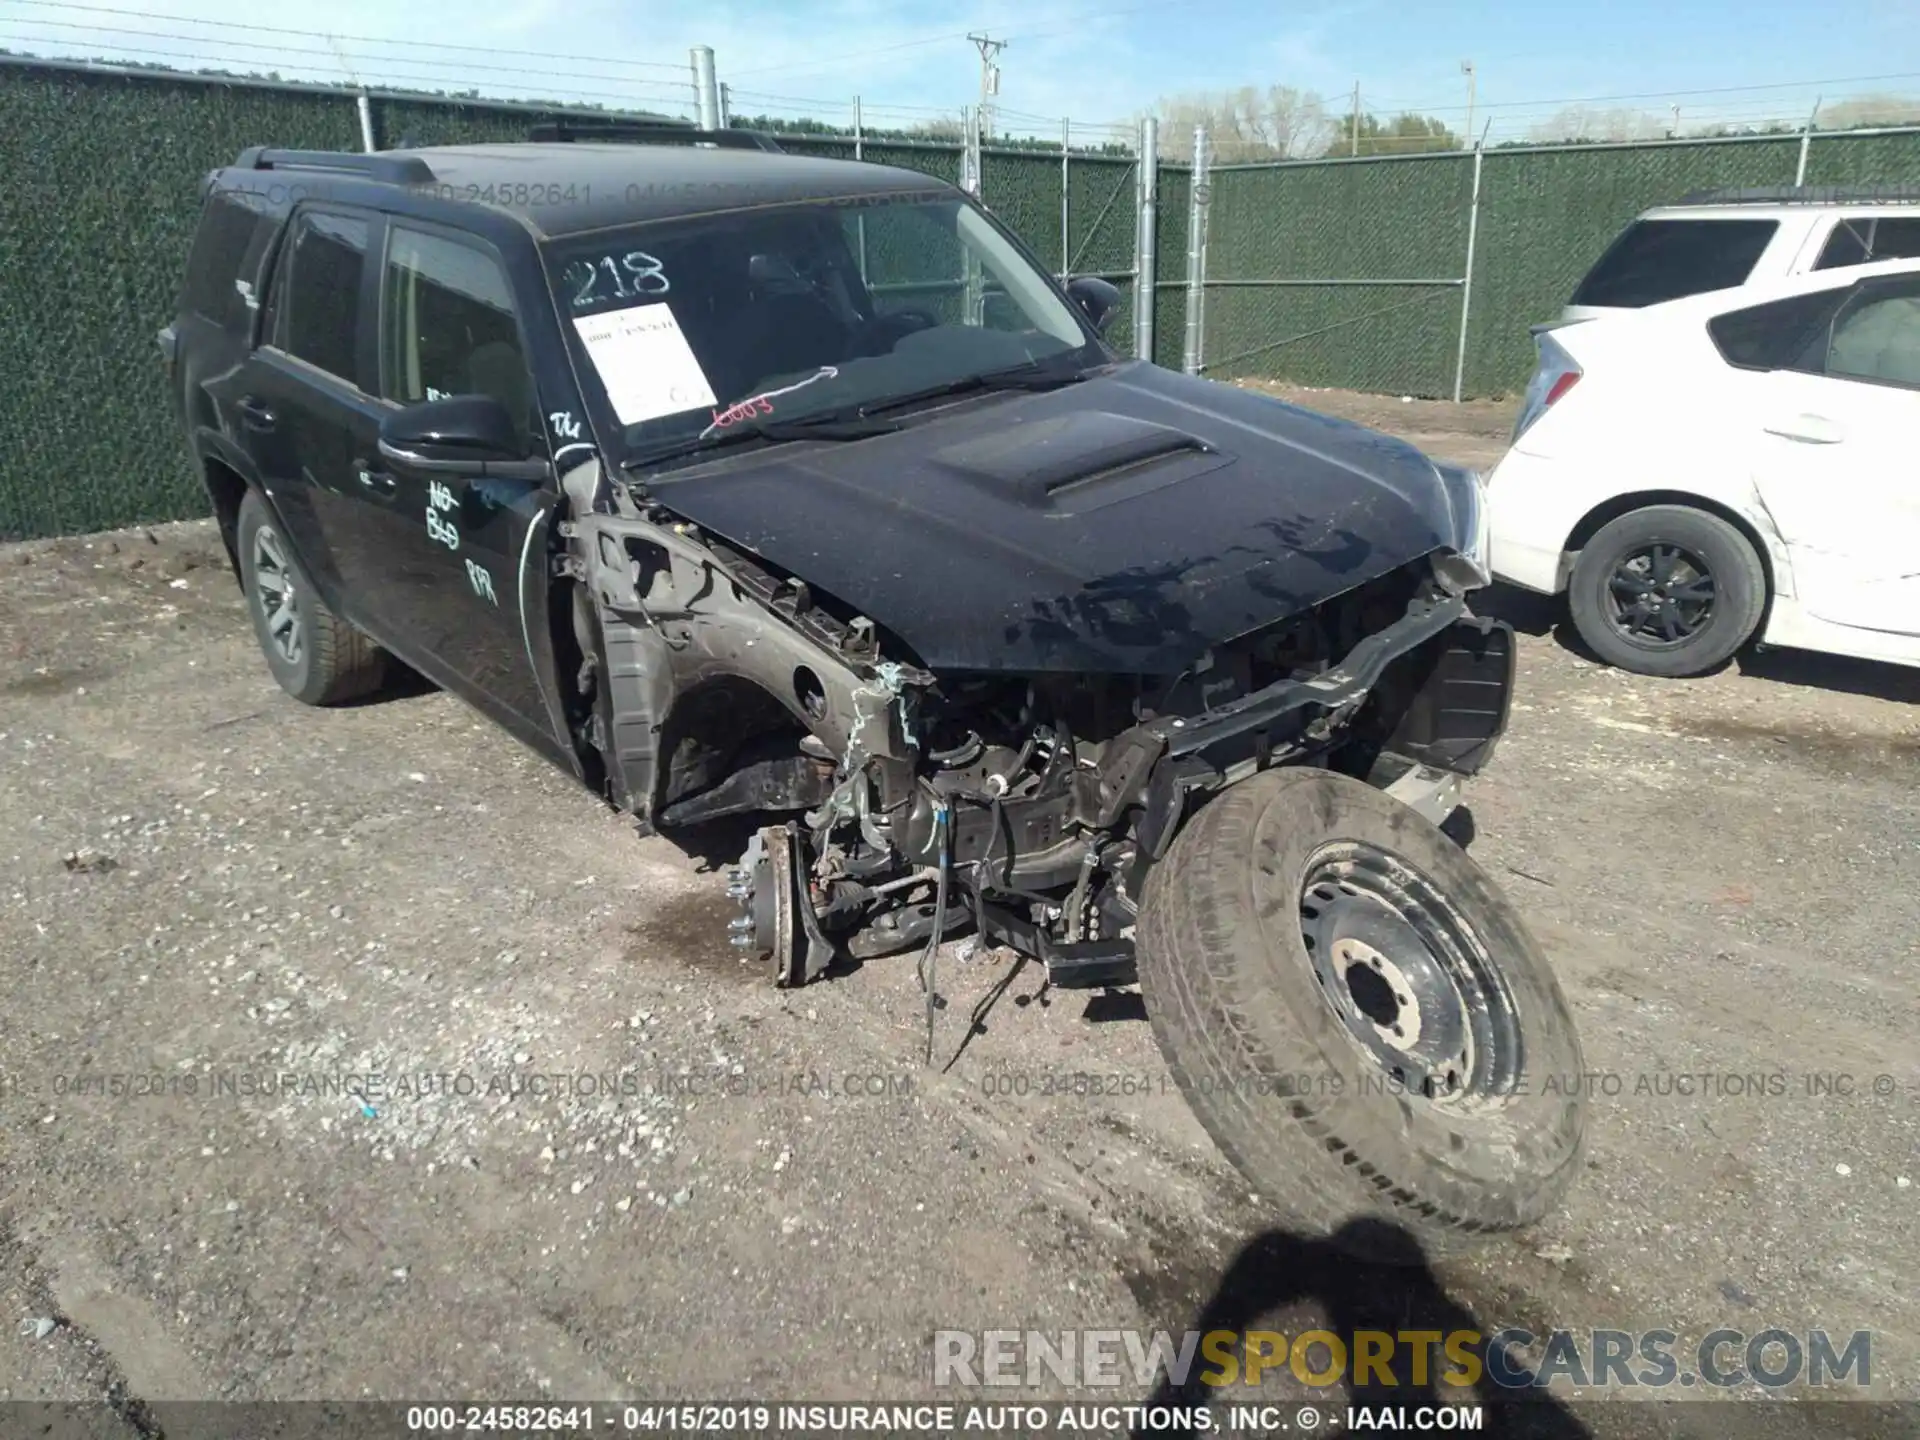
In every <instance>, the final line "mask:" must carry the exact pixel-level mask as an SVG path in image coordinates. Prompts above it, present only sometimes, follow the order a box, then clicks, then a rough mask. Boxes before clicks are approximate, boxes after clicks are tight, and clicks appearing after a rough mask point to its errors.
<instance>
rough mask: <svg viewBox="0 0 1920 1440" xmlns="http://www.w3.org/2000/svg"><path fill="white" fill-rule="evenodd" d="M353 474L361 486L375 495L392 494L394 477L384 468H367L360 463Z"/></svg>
mask: <svg viewBox="0 0 1920 1440" xmlns="http://www.w3.org/2000/svg"><path fill="white" fill-rule="evenodd" d="M354 476H355V478H356V479H358V480H359V482H360V484H361V486H362V488H364V489H366V490H370V491H372V492H373V493H374V494H375V495H391V494H393V489H394V483H395V482H394V478H393V476H391V475H389V474H388V473H387V472H386V471H384V470H369V469H368V468H367V467H366V466H364V465H362V466H361V467H360V468H359V469H358V470H356V471H354Z"/></svg>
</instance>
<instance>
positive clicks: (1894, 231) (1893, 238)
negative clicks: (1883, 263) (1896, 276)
mask: <svg viewBox="0 0 1920 1440" xmlns="http://www.w3.org/2000/svg"><path fill="white" fill-rule="evenodd" d="M1917 257H1920V220H1908V219H1899V220H1876V221H1875V222H1874V226H1873V258H1874V259H1875V260H1912V259H1915V258H1917Z"/></svg>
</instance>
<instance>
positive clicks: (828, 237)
mask: <svg viewBox="0 0 1920 1440" xmlns="http://www.w3.org/2000/svg"><path fill="white" fill-rule="evenodd" d="M546 259H547V266H548V274H549V276H550V279H551V282H552V285H553V288H554V293H555V298H556V301H557V303H558V305H559V307H560V313H561V317H562V321H563V323H564V325H565V328H566V329H567V330H568V331H569V332H570V333H569V336H568V339H569V343H570V344H572V345H574V346H575V347H576V364H577V367H578V369H579V371H580V374H581V379H582V382H583V384H585V385H587V386H588V387H589V388H592V387H594V386H596V385H597V386H598V388H599V389H600V390H601V391H602V392H603V393H602V395H600V396H591V397H589V404H600V403H602V402H603V403H604V410H603V414H604V415H605V417H606V420H607V421H608V422H609V424H608V427H607V428H609V429H610V430H611V431H612V432H613V433H614V434H617V435H618V436H619V437H620V444H621V446H622V447H623V448H624V451H625V454H622V455H616V456H613V457H610V458H612V459H614V460H616V461H625V460H629V459H632V458H635V457H639V458H647V457H652V456H656V455H658V456H664V455H667V454H672V453H676V452H678V451H681V450H685V449H688V448H693V447H698V446H700V445H704V444H705V443H707V442H710V441H713V440H714V439H715V438H716V437H718V436H720V435H723V434H725V433H726V432H728V431H729V430H735V429H738V428H740V427H743V426H756V425H760V426H764V425H768V424H781V423H785V422H791V421H795V420H802V421H804V420H805V419H806V418H807V417H809V416H821V415H825V414H829V413H843V412H848V411H853V410H857V409H859V408H862V407H872V406H880V405H884V404H886V403H887V402H888V401H889V400H892V399H900V398H902V397H908V396H915V395H920V394H924V393H929V392H933V391H937V390H940V389H942V388H944V387H947V386H950V385H957V384H960V383H962V382H966V381H968V380H970V379H973V378H975V377H980V376H992V375H995V374H998V373H999V372H1004V371H1008V370H1012V369H1016V368H1018V367H1028V368H1031V369H1040V368H1042V367H1044V368H1045V369H1046V370H1048V371H1051V370H1054V369H1056V368H1057V369H1058V370H1060V371H1062V372H1069V373H1070V372H1072V371H1075V370H1077V369H1079V368H1081V367H1084V366H1086V365H1091V364H1096V363H1101V362H1103V361H1104V360H1105V359H1107V358H1108V357H1107V356H1106V355H1105V354H1104V353H1103V352H1102V350H1101V348H1100V346H1099V344H1098V342H1097V341H1096V340H1095V339H1094V337H1093V335H1092V332H1091V330H1090V329H1089V328H1088V327H1087V326H1086V325H1085V324H1084V323H1083V322H1082V319H1081V317H1080V315H1079V313H1078V312H1077V311H1076V310H1074V309H1073V308H1072V307H1071V306H1070V305H1069V304H1068V303H1067V302H1065V301H1064V300H1062V299H1061V297H1060V296H1059V294H1058V293H1057V292H1056V291H1055V290H1054V289H1053V288H1052V287H1051V285H1050V283H1049V281H1048V280H1047V278H1046V276H1045V275H1043V274H1042V273H1041V272H1040V271H1039V270H1038V269H1037V268H1036V267H1035V266H1034V264H1033V262H1032V261H1030V260H1029V259H1028V258H1027V257H1026V256H1025V255H1024V254H1023V253H1022V252H1021V251H1020V250H1019V249H1018V248H1017V247H1016V245H1015V244H1014V243H1013V242H1012V241H1010V240H1009V239H1008V238H1007V237H1006V235H1004V234H1003V233H1002V232H1001V231H1000V230H999V228H998V227H997V226H995V225H994V224H993V222H991V221H990V220H988V219H987V218H986V217H985V216H984V215H983V214H981V213H980V212H979V211H978V210H976V209H974V208H973V207H972V206H970V205H968V204H967V203H966V202H964V201H963V200H961V199H959V198H958V197H956V196H954V195H952V194H951V193H950V192H938V193H933V194H928V193H918V194H906V195H892V196H882V197H879V198H878V199H877V200H876V199H874V198H873V197H864V198H862V199H861V200H859V201H823V202H809V203H805V204H795V205H781V206H770V207H762V208H758V209H753V210H743V211H735V212H732V213H728V214H723V215H710V216H704V217H701V218H698V219H693V220H676V221H664V222H659V223H654V224H646V225H636V226H631V227H623V228H620V229H615V230H602V231H596V232H594V233H593V234H591V235H576V236H569V237H567V238H566V239H564V240H560V241H555V242H552V243H551V244H549V245H548V247H547V250H546Z"/></svg>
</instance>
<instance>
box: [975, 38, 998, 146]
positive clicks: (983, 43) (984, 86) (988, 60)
mask: <svg viewBox="0 0 1920 1440" xmlns="http://www.w3.org/2000/svg"><path fill="white" fill-rule="evenodd" d="M967 39H969V40H971V41H972V42H973V43H974V47H975V48H976V49H978V50H979V52H980V120H979V125H980V138H981V139H982V140H985V139H986V138H987V133H988V131H989V130H990V129H991V128H992V123H993V121H992V114H993V107H992V106H991V105H989V104H988V103H987V102H988V100H989V99H990V98H991V97H992V96H995V95H998V94H999V93H1000V67H999V66H998V65H996V64H995V63H994V57H995V56H996V55H998V54H999V53H1000V52H1001V51H1002V50H1004V49H1006V48H1007V42H1006V41H1004V40H995V39H993V38H992V37H990V36H987V35H969V36H967Z"/></svg>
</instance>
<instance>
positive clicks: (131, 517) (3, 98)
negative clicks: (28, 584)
mask: <svg viewBox="0 0 1920 1440" xmlns="http://www.w3.org/2000/svg"><path fill="white" fill-rule="evenodd" d="M366 109H367V114H366V122H367V127H368V128H369V129H370V130H371V132H372V139H373V142H374V144H375V145H376V146H377V147H389V146H397V145H401V144H406V145H415V146H421V145H440V144H453V143H477V142H485V141H502V140H516V139H521V138H524V137H525V135H526V133H527V130H528V128H529V126H530V125H531V124H533V123H535V122H536V121H538V120H541V119H551V118H556V117H558V116H562V115H565V114H568V113H578V112H569V111H566V110H563V109H554V108H545V107H540V106H534V105H520V104H512V103H505V102H487V101H471V100H469V101H454V100H447V101H440V100H434V99H431V98H421V97H412V96H403V95H392V94H384V93H382V92H378V91H375V92H372V93H371V94H370V96H369V97H368V100H367V104H366ZM595 118H603V119H604V118H608V117H607V116H606V115H605V114H604V113H597V114H596V116H595ZM0 135H4V136H6V137H7V139H6V153H7V156H8V161H9V164H8V167H7V168H8V176H7V179H8V183H7V184H5V185H0V375H4V376H6V379H7V393H6V395H5V397H4V399H0V539H23V538H29V537H35V536H44V535H60V534H72V533H76V532H81V531H87V530H96V529H102V528H106V527H110V526H115V525H125V524H134V523H139V522H148V521H158V520H169V519H177V518H183V517H188V516H192V515H197V514H201V513H203V512H204V509H205V504H206V501H205V496H204V493H203V492H202V491H201V489H200V486H199V483H198V480H197V478H196V477H195V476H194V475H193V473H192V472H191V470H190V468H189V467H188V464H187V462H186V457H185V453H184V448H183V446H182V443H181V437H180V433H179V429H178V425H177V423H176V421H175V419H174V416H173V411H172V409H171V406H170V404H169V399H168V396H167V395H166V393H165V390H164V387H163V383H162V377H161V373H160V366H159V364H158V352H157V350H156V349H155V347H154V338H153V337H154V335H155V332H157V331H158V330H159V329H160V328H161V327H162V326H163V325H165V324H166V323H167V322H168V321H169V320H170V319H171V318H172V312H173V307H174V303H175V296H176V294H177V292H178V287H179V284H180V279H181V273H182V269H183V266H184V264H185V261H186V255H187V250H188V247H189V244H190V243H191V241H192V237H193V230H194V226H195V223H196V221H197V219H198V214H199V201H198V196H199V181H200V180H201V178H202V177H203V176H204V175H205V174H206V173H207V171H209V170H210V169H213V168H215V167H216V166H219V165H223V164H230V163H231V162H232V160H233V158H234V157H235V156H236V155H237V154H239V152H240V151H241V150H242V149H244V148H246V147H247V146H249V145H258V144H272V145H278V146H285V147H288V148H296V149H314V150H359V149H361V148H363V145H364V144H365V142H366V139H367V136H366V135H365V134H364V133H363V129H362V117H361V113H360V105H359V97H358V96H357V95H356V94H355V93H353V92H349V91H343V90H340V89H336V88H332V87H325V86H317V85H295V84H265V83H255V82H245V83H236V82H232V81H225V80H220V81H215V80H213V79H211V78H207V77H197V76H187V75H179V74H170V73H168V72H164V71H156V72H154V73H153V74H150V75H149V74H145V73H131V74H130V73H119V72H103V71H101V70H99V69H97V68H92V67H85V66H77V65H61V64H57V63H31V64H22V63H19V62H18V61H6V60H0ZM780 143H781V145H782V148H783V149H787V150H790V151H793V152H795V153H799V154H813V155H826V156H837V157H844V158H853V157H854V156H855V155H856V154H858V156H859V158H862V159H864V160H867V161H870V162H873V163H877V164H883V165H897V166H900V167H902V168H905V169H910V170H917V171H920V172H922V173H924V174H928V175H933V176H937V177H938V178H940V179H942V180H947V181H952V182H955V183H959V182H960V181H961V180H962V178H963V169H964V165H963V159H964V155H965V150H966V147H965V146H964V145H962V144H960V143H937V142H906V141H901V140H898V139H895V138H887V139H884V140H874V141H865V140H860V139H856V138H854V137H851V136H844V137H834V136H798V135H782V136H781V137H780ZM980 162H981V163H980V166H979V173H980V178H981V192H982V198H983V199H984V200H985V202H986V203H987V204H989V205H990V206H991V207H992V208H993V209H994V210H995V211H996V212H997V213H999V214H1000V215H1002V216H1003V217H1005V218H1006V219H1007V220H1008V221H1009V222H1010V223H1011V225H1012V227H1013V228H1014V229H1015V230H1016V231H1017V232H1018V233H1019V234H1020V236H1021V237H1022V238H1023V239H1024V240H1025V241H1026V243H1027V244H1028V246H1029V247H1030V248H1031V249H1032V250H1033V252H1034V253H1035V255H1036V256H1037V257H1038V258H1039V260H1040V262H1041V263H1042V264H1044V265H1046V266H1048V267H1049V268H1054V269H1064V268H1067V267H1068V266H1071V267H1072V268H1074V269H1076V270H1078V271H1079V272H1080V273H1098V274H1103V275H1105V276H1107V277H1108V278H1110V279H1112V280H1114V281H1115V282H1116V283H1119V284H1120V285H1121V286H1122V289H1123V290H1124V291H1125V292H1126V294H1127V300H1126V304H1125V305H1124V306H1123V309H1122V312H1121V313H1120V314H1119V315H1117V316H1116V317H1115V319H1114V321H1113V323H1112V325H1111V327H1110V330H1109V334H1110V336H1111V337H1112V338H1113V340H1114V341H1115V343H1116V344H1117V346H1118V347H1119V348H1121V349H1122V350H1130V348H1131V338H1130V337H1131V335H1132V333H1133V332H1132V316H1131V311H1132V288H1133V285H1132V282H1133V266H1134V256H1135V228H1136V223H1137V213H1138V212H1137V197H1136V185H1135V178H1136V176H1137V170H1138V167H1137V164H1136V162H1135V161H1134V160H1132V159H1130V158H1124V157H1112V156H1108V155H1104V154H1103V155H1091V156H1089V155H1082V154H1080V153H1076V152H1072V151H1068V152H1066V153H1064V155H1063V153H1062V152H1061V151H1059V150H1055V151H1053V152H1051V153H1048V152H1044V151H1042V152H1036V151H1027V150H1015V149H1002V148H999V147H996V146H994V145H992V144H991V143H989V144H988V145H987V146H985V147H984V151H983V153H981V155H980ZM1063 256H1064V257H1065V260H1064V262H1063V258H1062V257H1063ZM880 259H881V261H882V262H883V263H885V264H886V266H887V269H888V274H884V275H878V276H876V279H878V280H879V281H881V282H882V283H891V284H896V285H906V286H913V285H920V286H921V287H922V288H924V289H927V290H929V291H934V290H941V289H942V288H943V287H946V286H947V278H946V277H925V276H917V275H916V274H915V273H914V271H913V269H912V265H911V261H910V259H901V260H900V263H899V264H893V263H892V262H891V261H889V260H888V257H885V256H881V257H880ZM1162 273H1163V274H1165V273H1167V272H1166V271H1165V270H1164V269H1163V271H1162ZM1172 298H1173V300H1174V302H1175V303H1177V296H1175V297H1172ZM1167 299H1168V297H1165V296H1163V305H1164V304H1166V303H1167ZM918 303H927V302H926V301H924V300H923V301H921V302H918ZM1175 323H1176V325H1177V321H1176V322H1175ZM1163 353H1164V351H1163Z"/></svg>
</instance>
